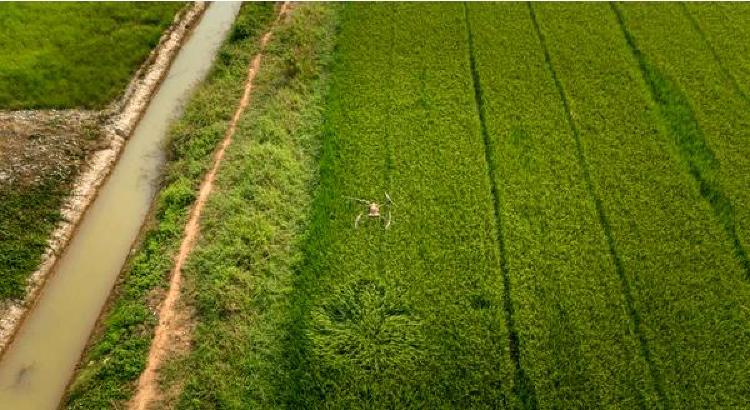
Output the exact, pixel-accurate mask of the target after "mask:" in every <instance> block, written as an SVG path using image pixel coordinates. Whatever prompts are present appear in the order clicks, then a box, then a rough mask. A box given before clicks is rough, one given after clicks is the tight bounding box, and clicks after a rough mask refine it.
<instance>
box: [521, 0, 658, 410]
mask: <svg viewBox="0 0 750 410" xmlns="http://www.w3.org/2000/svg"><path fill="white" fill-rule="evenodd" d="M527 5H528V7H529V14H530V15H531V20H532V23H533V26H534V31H535V32H536V35H537V38H538V39H539V44H540V47H541V48H542V51H543V52H544V60H545V62H546V65H547V69H548V70H549V72H550V75H551V76H552V79H553V81H554V83H555V87H556V88H557V92H558V94H559V96H560V100H561V101H562V104H563V108H564V111H565V119H566V122H567V123H568V126H569V127H570V130H571V131H572V132H573V137H574V140H575V145H576V152H577V156H578V162H579V163H580V166H581V169H582V170H583V176H584V179H585V180H586V189H587V191H588V192H589V195H590V197H591V200H592V201H593V202H594V206H595V208H596V214H597V216H598V219H599V224H600V225H601V227H602V230H603V231H604V236H605V239H606V242H607V247H608V249H609V253H610V255H611V256H612V260H613V262H614V265H615V271H616V272H617V276H618V278H619V279H620V282H621V285H622V293H623V295H624V296H625V304H626V308H627V311H628V315H629V316H630V318H631V320H632V322H633V331H634V333H635V336H636V338H637V339H638V342H639V344H640V349H641V354H642V355H643V358H644V359H645V360H646V363H647V364H648V370H649V374H650V376H651V380H652V382H653V384H654V388H655V389H656V394H657V395H658V397H659V400H660V401H661V402H662V403H663V404H664V405H665V407H666V408H669V407H670V406H669V403H668V402H667V396H666V393H665V392H664V387H663V386H664V382H663V381H662V379H661V375H660V374H659V372H658V370H657V368H656V364H655V363H654V359H653V357H652V355H651V349H650V348H649V346H648V340H647V339H646V336H645V335H644V333H643V331H642V330H641V317H640V314H639V313H638V311H637V310H636V308H635V301H634V298H633V291H632V288H631V286H630V282H629V281H628V278H627V275H626V274H625V267H624V265H623V263H622V258H621V257H620V254H619V253H618V252H617V246H616V245H615V240H614V236H613V235H612V228H611V225H610V223H609V218H608V217H607V213H606V212H605V210H604V205H603V203H602V200H601V198H600V197H599V195H597V193H596V190H595V189H594V182H593V180H592V178H591V170H590V169H589V168H590V167H589V164H588V161H587V160H586V154H585V152H584V150H583V144H582V142H581V135H580V131H579V129H578V126H577V125H576V123H575V120H574V119H573V115H572V114H571V111H570V103H569V101H568V97H567V95H566V94H565V89H564V88H563V86H562V83H561V81H560V78H559V77H558V76H557V72H556V71H555V67H554V66H553V64H552V58H551V56H550V52H549V47H548V46H547V41H546V39H545V37H544V33H542V29H541V27H540V26H539V20H538V19H537V15H536V12H535V11H534V6H533V5H532V4H531V3H530V2H529V3H527Z"/></svg>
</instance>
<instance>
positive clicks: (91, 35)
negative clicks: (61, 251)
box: [0, 3, 184, 300]
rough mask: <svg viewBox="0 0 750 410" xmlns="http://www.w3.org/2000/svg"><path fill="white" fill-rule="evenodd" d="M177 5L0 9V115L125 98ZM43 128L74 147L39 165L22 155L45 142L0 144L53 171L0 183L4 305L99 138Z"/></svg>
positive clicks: (34, 261)
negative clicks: (60, 135)
mask: <svg viewBox="0 0 750 410" xmlns="http://www.w3.org/2000/svg"><path fill="white" fill-rule="evenodd" d="M183 6H184V4H183V3H150V4H140V5H135V4H127V3H95V4H94V3H87V4H75V3H65V4H63V3H45V4H41V3H36V4H35V3H2V4H0V39H2V41H0V109H3V110H9V109H29V108H75V107H84V108H101V107H103V106H104V105H105V104H107V103H108V102H110V101H112V99H113V98H115V97H116V96H117V95H118V93H121V92H122V90H123V88H124V87H125V85H126V83H127V81H128V80H129V79H130V76H131V75H132V74H133V73H134V72H135V70H136V69H137V68H138V65H139V64H141V63H142V62H143V60H144V59H145V58H146V56H147V55H148V53H149V52H150V50H151V48H152V47H153V46H154V45H155V44H156V43H157V41H158V40H159V37H160V36H161V34H162V32H163V31H164V29H166V27H167V26H168V25H169V24H170V23H171V22H172V20H173V18H174V16H175V13H176V12H177V10H179V9H180V8H181V7H183ZM45 127H46V130H44V131H38V132H39V133H51V134H53V135H54V134H55V133H73V134H76V137H74V140H73V141H70V142H69V144H70V145H69V146H70V147H71V148H69V149H66V150H65V151H64V152H56V151H58V149H57V147H51V148H49V150H48V151H55V152H56V153H55V154H54V155H57V156H55V157H53V158H45V157H44V155H43V154H39V153H36V152H34V153H23V149H26V150H35V149H41V148H44V147H43V146H42V147H41V148H37V147H35V146H34V144H37V143H39V141H46V137H47V135H46V134H45V135H32V136H31V137H29V138H28V141H26V140H24V142H20V141H6V142H0V146H2V147H5V149H9V150H10V148H9V146H12V145H15V146H16V150H17V151H18V153H15V154H14V153H6V154H7V155H19V156H21V157H22V158H34V159H33V160H29V159H26V160H24V159H22V160H21V161H22V162H23V161H46V162H49V163H51V165H49V166H46V165H41V164H28V165H29V166H35V167H39V168H40V169H43V170H48V169H51V171H44V172H42V174H40V175H33V176H32V178H25V179H23V180H20V179H17V178H9V176H8V175H2V176H0V273H1V274H0V300H2V299H7V298H11V297H20V296H22V295H23V291H24V287H25V283H26V278H27V277H28V275H29V274H30V273H31V272H33V271H34V270H35V269H36V268H37V266H38V264H39V259H40V257H41V255H42V253H43V251H44V249H45V247H46V245H47V240H48V239H49V234H50V232H52V230H53V229H54V227H55V226H56V224H57V222H58V221H59V220H60V214H59V208H60V206H61V205H62V201H63V199H64V198H65V196H66V195H67V194H68V193H69V191H70V187H71V184H72V183H73V181H74V179H75V177H76V175H77V173H78V169H79V167H80V165H81V164H82V163H83V161H84V159H85V156H86V155H87V154H88V153H89V152H91V151H92V150H94V149H96V146H97V145H98V143H99V140H100V138H101V132H100V131H99V130H98V129H97V128H98V127H97V125H96V124H89V125H87V126H84V127H83V128H82V129H65V128H62V127H59V124H55V123H54V122H51V123H49V124H44V125H43V127H42V129H44V128H45ZM6 131H7V132H8V134H7V135H3V136H2V137H3V138H19V137H18V136H17V135H16V133H15V131H13V126H10V128H7V129H6ZM66 137H68V136H66ZM35 139H36V140H39V141H36V140H35ZM53 139H54V138H53ZM68 139H70V138H68ZM19 140H20V138H19ZM43 143H44V142H42V143H41V144H43ZM52 143H55V144H59V143H60V142H58V141H57V140H53V142H52ZM24 145H28V146H31V147H26V148H23V146H24ZM58 156H59V157H58ZM38 158H41V159H38ZM7 160H8V161H10V159H7ZM3 165H4V166H5V167H6V169H7V167H9V165H8V164H0V169H1V168H3ZM23 165H26V164H23ZM13 172H14V171H13V170H10V171H9V173H11V174H12V173H13ZM11 177H12V175H11ZM6 178H7V180H6Z"/></svg>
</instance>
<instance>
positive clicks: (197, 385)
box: [67, 3, 750, 409]
mask: <svg viewBox="0 0 750 410" xmlns="http://www.w3.org/2000/svg"><path fill="white" fill-rule="evenodd" d="M249 13H259V14H258V15H262V16H266V17H264V18H258V19H257V20H255V21H253V24H251V25H250V27H253V28H254V30H257V32H260V31H261V30H260V28H256V27H265V26H263V24H265V25H267V24H268V20H269V18H268V17H267V14H268V13H269V10H268V9H262V10H261V9H260V8H258V7H257V6H256V7H255V8H251V7H250V6H247V5H246V6H244V8H243V11H242V14H241V16H245V15H248V14H249ZM238 24H248V23H247V21H243V20H240V23H238ZM274 33H275V37H274V38H273V40H272V43H271V45H270V48H269V52H268V55H267V56H266V57H267V58H268V61H267V62H265V63H264V66H263V68H262V69H261V72H260V74H259V77H258V79H257V81H258V84H257V90H256V91H255V93H256V94H255V97H254V100H253V104H252V106H251V107H250V108H249V109H248V111H247V112H246V113H245V115H244V117H243V119H242V120H241V122H240V126H239V128H238V131H237V133H238V136H237V138H236V141H235V143H234V145H232V146H231V147H230V148H229V150H228V152H227V160H226V162H225V163H224V164H223V165H222V168H221V170H220V172H219V175H218V177H217V187H218V188H217V190H216V191H215V192H214V193H213V194H212V196H211V199H210V201H209V203H208V205H207V208H206V213H205V215H204V216H203V219H202V221H201V224H202V236H201V238H200V240H199V241H198V245H197V248H196V249H195V251H194V252H193V254H192V255H191V257H190V260H189V262H188V266H187V268H186V270H185V275H186V281H187V285H186V287H187V288H186V290H185V292H184V295H185V298H186V300H187V301H188V302H187V303H188V304H189V305H190V306H191V308H192V309H194V318H193V319H194V321H195V330H194V334H193V339H192V344H191V348H190V351H189V352H187V353H186V354H185V355H184V356H181V357H177V358H174V359H173V360H171V361H170V362H168V364H167V366H165V367H164V369H162V384H163V386H164V388H165V389H166V390H168V391H173V390H170V389H178V390H179V393H178V394H176V395H175V396H174V397H173V398H172V399H170V400H171V403H170V405H172V406H174V407H176V408H190V409H199V408H200V409H203V408H208V409H228V408H237V409H239V408H289V409H303V408H325V409H354V408H362V409H371V408H384V409H386V408H387V409H391V408H425V409H428V408H429V409H437V408H487V409H498V408H524V409H536V408H544V409H553V408H554V409H579V408H622V409H630V408H649V409H652V408H653V409H684V408H747V407H748V406H750V366H748V363H749V362H750V261H749V259H748V255H747V252H748V248H749V247H750V98H748V95H749V94H750V54H748V52H749V51H750V7H748V6H747V5H745V4H738V5H734V4H732V5H730V4H724V3H710V4H709V3H688V4H680V3H660V4H645V3H609V4H608V3H591V4H574V3H503V4H499V3H467V4H464V3H358V4H336V5H333V4H314V5H313V4H307V5H300V6H298V7H297V8H295V10H294V12H293V17H292V18H291V19H290V20H289V21H287V22H286V23H284V24H282V25H281V26H279V27H277V28H276V29H275V32H274ZM230 41H231V40H230ZM252 44H254V41H250V40H248V41H247V42H246V43H243V42H231V43H229V45H227V46H225V47H231V48H227V50H233V53H234V54H228V56H229V57H228V58H229V60H227V61H224V62H221V63H220V65H219V67H225V66H226V67H234V65H233V64H240V62H237V61H234V60H232V59H233V58H247V57H246V56H245V55H244V54H241V53H239V54H237V51H236V50H237V49H239V48H243V47H244V48H245V49H247V50H251V49H252V47H254V46H253V45H252ZM238 61H247V60H238ZM227 69H228V68H227ZM221 70H224V68H221ZM221 72H222V71H220V72H219V73H221ZM214 76H215V77H216V78H215V79H214V80H213V81H219V80H218V77H217V76H218V74H215V75H214ZM221 78H223V77H221ZM226 78H227V79H230V80H232V81H235V82H237V81H241V80H240V78H241V76H240V75H238V74H231V73H230V74H229V76H227V77H226ZM217 84H218V83H217ZM237 84H239V83H237ZM206 90H207V91H205V92H206V93H210V92H212V91H209V90H211V89H210V88H209V89H206ZM216 90H219V91H213V92H216V93H218V92H220V90H221V89H220V88H217V89H216ZM230 94H231V93H229V94H226V95H230ZM209 95H211V94H201V93H199V94H198V96H199V97H197V98H200V99H201V100H200V101H205V102H206V103H207V104H209V103H211V104H214V105H213V106H212V107H213V108H210V109H209V108H205V106H204V105H193V106H191V107H192V108H191V109H189V110H188V115H189V118H188V119H187V120H183V122H182V123H181V125H180V126H179V127H178V128H177V130H178V131H176V132H175V136H176V138H177V139H176V140H175V147H177V148H178V151H176V152H177V157H176V158H177V159H176V160H175V161H178V162H176V163H177V164H179V165H178V166H180V167H183V166H185V165H183V164H184V163H185V162H184V161H186V159H185V158H188V157H190V156H189V155H187V154H185V153H181V152H180V151H179V149H181V148H180V147H190V145H189V144H188V137H190V135H192V134H195V135H196V138H199V137H198V136H199V135H202V133H203V132H204V131H200V132H199V130H200V128H199V127H198V126H197V125H192V123H195V124H200V123H201V115H202V114H201V111H199V110H197V108H196V107H201V108H203V109H205V112H206V113H212V114H210V119H211V124H214V125H215V126H216V127H219V126H221V125H222V124H224V123H223V122H221V121H219V120H214V116H215V112H219V111H220V112H224V116H226V115H227V113H228V112H229V111H228V110H227V109H226V107H224V106H223V105H222V104H228V103H227V102H226V101H225V100H223V99H221V100H216V101H212V100H209V99H208V97H207V96H209ZM216 95H219V94H216ZM222 95H224V94H222ZM194 104H197V103H194ZM217 107H218V108H217ZM216 110H219V111H216ZM219 117H221V116H219ZM207 118H208V114H207ZM212 126H213V125H212ZM209 128H210V127H209ZM209 128H206V131H205V132H209V131H210V130H209ZM211 129H212V128H211ZM182 131H186V132H185V133H184V135H183V134H182V133H181V132H182ZM188 131H189V132H188ZM217 135H218V134H217ZM183 137H184V138H183ZM190 138H192V137H190ZM200 138H203V137H200ZM215 139H216V138H210V139H201V141H203V140H206V141H209V140H210V141H213V140H215ZM191 149H192V148H191ZM185 152H187V151H185ZM201 152H203V151H201ZM206 161H207V156H205V155H204V156H199V157H196V159H195V164H194V165H193V166H191V167H190V169H199V170H203V169H205V163H206ZM179 169H180V168H170V172H176V170H177V171H179ZM170 175H171V176H170V179H169V181H170V185H169V188H167V190H166V191H165V192H164V193H162V196H161V197H160V198H161V201H162V202H160V205H159V207H158V208H157V209H158V210H163V209H169V204H168V201H170V200H171V199H170V198H172V197H175V198H176V197H177V196H179V198H180V200H179V202H180V203H179V206H178V207H176V208H175V209H177V211H175V212H177V213H176V214H174V215H172V214H171V213H169V212H162V211H157V212H156V215H155V216H154V218H155V219H156V222H155V223H157V225H155V226H158V229H157V230H153V229H154V228H152V230H153V232H155V233H153V234H151V235H150V236H147V238H148V239H147V240H146V241H145V242H144V245H143V246H142V247H141V248H140V250H139V251H138V252H137V253H136V256H135V257H134V261H135V262H134V263H133V264H132V266H131V267H130V268H128V269H126V274H125V276H124V279H123V281H124V285H123V286H124V287H125V289H127V291H125V292H123V293H122V294H121V295H120V296H118V298H119V300H120V301H121V302H120V304H119V305H118V304H115V308H114V310H113V312H115V313H114V314H113V315H111V316H110V319H107V320H105V322H104V325H103V330H102V331H101V332H100V334H99V335H98V336H96V337H95V338H94V339H93V345H92V347H91V348H90V349H89V351H88V353H87V355H85V356H84V363H88V365H87V366H85V367H84V368H83V369H82V370H81V372H80V373H79V377H78V379H77V381H76V382H75V383H74V384H73V390H72V394H71V395H69V398H68V402H67V405H68V406H69V408H91V407H92V406H94V407H95V406H99V405H102V403H112V402H113V400H114V401H120V402H123V401H124V400H126V399H127V397H128V394H130V393H128V392H130V391H131V390H132V386H133V383H134V381H135V380H136V378H137V375H138V373H139V371H140V369H142V368H143V366H144V363H145V355H146V352H145V349H144V346H145V345H144V343H146V342H145V341H144V339H145V340H148V337H150V333H149V332H150V331H151V329H153V324H154V323H153V319H151V318H149V317H147V315H145V314H135V313H133V314H129V313H128V312H131V310H132V309H136V308H135V306H138V305H141V306H143V305H145V303H146V299H147V296H146V294H147V293H148V291H149V290H148V289H150V288H156V289H159V288H163V287H164V286H165V282H166V281H165V280H162V279H157V278H155V277H153V275H152V274H150V273H148V272H146V270H143V269H141V268H142V267H144V266H146V265H145V264H146V263H150V262H148V261H150V260H153V261H155V262H154V264H156V265H154V266H157V265H158V269H156V268H154V269H155V270H154V271H155V272H157V273H158V272H161V273H165V272H166V271H168V266H165V265H164V264H165V261H168V260H169V258H170V257H171V256H172V255H174V253H175V251H176V242H175V240H176V238H177V236H176V235H175V232H178V231H174V232H173V227H172V225H168V224H166V222H165V221H172V222H174V221H177V222H181V221H183V220H184V216H185V215H186V213H187V211H186V210H187V209H188V207H189V205H190V204H191V203H192V201H193V200H194V198H193V195H192V192H193V191H194V190H195V187H196V184H195V182H196V181H197V180H198V178H197V175H198V174H197V173H196V172H192V173H190V178H189V180H186V181H184V182H185V183H184V184H182V182H181V181H182V180H181V179H179V178H177V177H174V178H173V177H172V176H174V175H173V174H170ZM178 182H180V184H177V183H178ZM178 191H179V195H178ZM183 191H186V192H185V193H183ZM353 198H355V199H364V200H366V202H377V203H379V204H380V211H381V214H382V216H383V218H377V217H369V216H367V212H368V209H367V208H366V205H365V204H362V203H361V202H358V201H356V200H354V199H353ZM387 198H390V199H391V200H392V201H388V199H387ZM163 201H167V202H163ZM164 204H167V205H164ZM175 215H176V216H175ZM358 215H364V216H362V217H361V218H360V219H359V223H356V224H355V220H357V217H358ZM172 222H170V223H172ZM129 284H138V286H136V285H129ZM134 286H135V287H134ZM136 288H137V292H136V291H134V290H133V289H136ZM137 311H138V310H137V309H136V310H132V312H137ZM128 315H130V316H128ZM133 330H138V331H137V332H135V331H133ZM144 335H146V336H144ZM131 343H132V344H134V345H137V346H138V353H137V354H131V355H128V354H125V352H123V351H122V350H121V349H119V348H118V347H117V346H127V345H129V344H131ZM102 386H105V387H104V388H103V387H102ZM175 386H176V387H175ZM123 392H124V393H123Z"/></svg>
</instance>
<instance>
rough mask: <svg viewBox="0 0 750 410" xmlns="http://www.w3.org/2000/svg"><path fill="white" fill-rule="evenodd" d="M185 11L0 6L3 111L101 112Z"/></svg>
mask: <svg viewBox="0 0 750 410" xmlns="http://www.w3.org/2000/svg"><path fill="white" fill-rule="evenodd" d="M183 5H184V3H180V2H174V3H168V2H161V3H151V4H144V5H136V4H127V3H92V4H82V3H79V4H76V3H66V4H62V3H57V4H33V3H4V4H2V5H0V38H2V39H3V43H2V45H0V56H2V57H0V108H4V109H14V110H15V109H38V108H88V109H92V108H95V109H99V108H103V107H104V106H106V105H107V104H109V103H110V102H111V101H112V100H114V99H115V98H117V96H118V95H120V94H121V92H122V89H123V88H124V87H125V85H126V84H127V83H128V80H129V79H130V78H131V76H132V75H133V73H134V72H135V71H136V69H137V67H138V65H139V64H140V63H141V62H142V61H143V60H144V59H145V58H146V57H147V56H148V53H149V51H150V50H151V49H152V48H153V47H154V46H155V45H156V44H157V42H158V40H159V36H160V35H161V33H162V32H163V31H164V29H165V28H167V26H169V24H170V23H171V22H172V20H173V19H174V16H175V14H176V13H177V11H178V10H179V9H180V8H181V7H183Z"/></svg>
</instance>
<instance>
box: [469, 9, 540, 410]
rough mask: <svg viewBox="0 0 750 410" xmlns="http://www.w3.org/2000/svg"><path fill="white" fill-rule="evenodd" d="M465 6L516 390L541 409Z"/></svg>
mask: <svg viewBox="0 0 750 410" xmlns="http://www.w3.org/2000/svg"><path fill="white" fill-rule="evenodd" d="M463 6H464V18H465V22H466V34H467V41H468V45H469V65H470V68H471V79H472V83H473V85H474V100H475V104H476V109H477V116H478V117H479V125H480V128H481V133H482V140H483V143H484V156H485V158H484V159H485V163H486V164H487V176H488V178H489V182H490V190H491V191H492V202H493V204H492V205H493V206H492V210H493V212H494V217H495V225H496V230H497V232H496V237H497V241H498V248H499V252H500V271H501V272H502V277H503V309H504V311H505V324H506V327H507V328H508V339H509V340H508V344H509V347H510V356H511V359H512V360H513V365H514V367H515V371H516V379H517V383H518V385H517V386H516V390H517V391H516V394H518V396H519V398H520V399H521V401H522V402H523V404H524V406H525V407H526V408H531V409H536V408H538V407H539V403H538V402H537V398H536V392H535V390H534V383H533V381H532V380H531V379H530V378H529V376H528V375H527V374H526V370H525V369H524V368H523V364H522V363H521V351H520V347H519V340H518V330H517V329H516V325H515V320H514V317H513V314H514V312H513V310H514V309H513V302H512V301H511V299H510V295H511V289H510V287H511V285H510V272H509V270H508V263H507V252H506V246H505V236H504V234H503V221H502V217H501V213H500V203H501V198H500V193H499V191H498V189H497V184H496V183H495V177H494V176H495V170H496V169H497V165H496V164H495V161H494V158H493V156H492V144H491V142H490V136H489V131H488V130H487V122H486V119H485V118H486V113H485V107H484V102H483V100H482V85H481V83H480V78H479V71H478V69H477V63H476V57H475V55H474V35H473V33H472V30H471V19H470V18H469V6H468V5H467V4H466V2H464V4H463Z"/></svg>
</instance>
